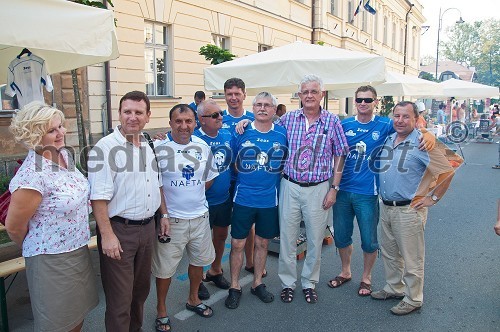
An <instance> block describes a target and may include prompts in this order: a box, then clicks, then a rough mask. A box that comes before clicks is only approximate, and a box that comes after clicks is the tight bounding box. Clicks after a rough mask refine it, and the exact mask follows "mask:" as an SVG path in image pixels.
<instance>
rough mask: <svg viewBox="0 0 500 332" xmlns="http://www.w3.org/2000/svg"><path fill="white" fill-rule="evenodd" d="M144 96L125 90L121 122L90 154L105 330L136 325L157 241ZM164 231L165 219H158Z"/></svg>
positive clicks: (157, 188)
mask: <svg viewBox="0 0 500 332" xmlns="http://www.w3.org/2000/svg"><path fill="white" fill-rule="evenodd" d="M149 105H150V104H149V99H148V97H147V96H146V95H145V94H144V93H143V92H140V91H132V92H129V93H127V94H125V95H124V96H123V97H122V98H121V100H120V108H119V111H118V114H119V119H120V125H119V126H117V127H116V129H115V130H114V132H113V133H111V134H109V135H108V136H106V137H104V138H102V139H101V140H100V141H99V142H97V144H96V146H95V147H94V148H93V149H92V151H91V152H90V154H89V162H88V166H89V169H88V171H89V182H90V187H91V195H90V199H91V202H92V208H93V211H94V216H95V219H96V221H97V228H98V230H97V241H98V242H97V243H98V248H99V256H100V265H101V279H102V285H103V288H104V294H105V296H106V314H105V325H106V330H107V331H113V332H114V331H141V327H142V321H143V308H144V302H145V301H146V298H147V296H148V294H149V289H150V283H151V259H152V251H153V243H154V241H156V234H155V233H156V232H155V222H154V218H153V216H154V214H155V211H156V210H157V209H158V208H159V207H160V206H161V208H160V211H161V212H162V213H165V214H166V212H167V210H166V207H165V203H164V202H163V195H162V191H161V186H162V182H161V178H160V177H159V176H158V167H157V164H156V160H155V155H154V152H153V150H152V149H151V147H150V146H149V145H148V142H147V140H146V139H145V137H144V136H143V135H142V133H141V131H142V129H143V128H144V126H145V125H146V123H147V122H149V116H150V114H151V111H150V106H149ZM161 224H162V232H163V233H168V229H167V228H166V227H168V220H166V219H165V218H162V219H161Z"/></svg>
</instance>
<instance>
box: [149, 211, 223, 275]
mask: <svg viewBox="0 0 500 332" xmlns="http://www.w3.org/2000/svg"><path fill="white" fill-rule="evenodd" d="M170 238H171V241H170V243H160V242H159V241H158V240H156V241H154V242H155V244H154V250H153V265H152V274H153V276H155V277H157V278H162V279H166V278H171V277H172V276H173V275H174V274H175V271H176V270H177V266H179V262H180V261H181V259H182V255H183V253H184V249H186V252H187V255H188V259H189V264H191V265H193V266H206V265H210V264H212V262H213V261H214V259H215V249H214V245H213V243H212V232H211V230H210V222H209V220H208V212H206V213H205V214H204V215H202V216H201V217H198V218H195V219H179V218H170Z"/></svg>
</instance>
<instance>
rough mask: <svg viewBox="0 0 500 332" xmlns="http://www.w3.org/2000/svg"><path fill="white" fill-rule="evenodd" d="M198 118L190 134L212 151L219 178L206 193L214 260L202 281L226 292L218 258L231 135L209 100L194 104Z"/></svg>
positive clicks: (227, 219) (226, 209)
mask: <svg viewBox="0 0 500 332" xmlns="http://www.w3.org/2000/svg"><path fill="white" fill-rule="evenodd" d="M198 118H199V119H200V125H201V127H200V128H198V129H196V130H195V131H194V135H195V136H198V137H199V138H201V139H202V140H204V141H205V142H206V143H207V144H208V145H209V146H210V148H211V149H212V155H213V157H214V160H215V165H216V166H217V171H218V172H219V176H218V177H216V178H215V179H214V182H213V184H212V186H211V187H210V188H209V189H208V190H207V191H206V193H205V195H206V197H207V201H208V211H209V220H210V226H211V227H212V235H213V236H212V242H213V244H214V248H215V260H214V262H213V263H212V265H211V266H210V269H209V270H208V271H207V273H206V276H205V279H204V280H203V281H205V282H210V281H212V282H213V283H214V284H215V285H216V286H217V287H219V288H221V289H228V288H229V282H228V281H227V280H226V278H224V275H223V273H222V265H221V261H222V256H223V254H224V247H225V242H226V238H227V233H228V228H229V225H230V224H231V207H232V204H231V200H230V198H229V186H230V181H231V172H230V167H229V166H230V164H231V161H232V159H233V157H232V153H231V134H230V133H229V131H227V130H225V129H221V127H222V111H221V109H220V107H219V105H217V102H215V101H214V100H212V99H210V100H207V101H203V102H201V103H200V104H199V105H198Z"/></svg>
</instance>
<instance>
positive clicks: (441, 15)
mask: <svg viewBox="0 0 500 332" xmlns="http://www.w3.org/2000/svg"><path fill="white" fill-rule="evenodd" d="M451 9H455V10H458V12H459V13H460V19H459V20H458V21H456V23H458V24H460V23H464V22H465V21H464V20H463V19H462V12H461V11H460V9H458V8H455V7H452V8H447V9H445V11H444V12H443V13H442V14H441V8H439V25H438V38H437V47H436V49H437V50H436V80H437V79H438V62H439V33H440V32H441V26H442V24H443V16H444V14H445V13H446V12H447V11H448V10H451Z"/></svg>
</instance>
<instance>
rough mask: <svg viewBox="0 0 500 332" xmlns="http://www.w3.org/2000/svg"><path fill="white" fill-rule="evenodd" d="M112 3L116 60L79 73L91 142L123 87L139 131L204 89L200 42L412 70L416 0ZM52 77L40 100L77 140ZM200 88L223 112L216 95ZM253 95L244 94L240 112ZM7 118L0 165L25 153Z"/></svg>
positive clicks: (67, 93)
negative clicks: (366, 58)
mask: <svg viewBox="0 0 500 332" xmlns="http://www.w3.org/2000/svg"><path fill="white" fill-rule="evenodd" d="M367 1H368V0H363V1H362V3H363V4H365V3H366V2H367ZM113 4H114V7H113V8H110V10H113V11H114V14H115V18H116V33H117V37H118V47H119V51H120V57H119V58H118V59H116V60H113V61H110V62H109V63H108V64H107V65H104V64H102V65H96V66H90V67H86V68H81V69H80V70H79V73H80V80H79V81H80V91H81V100H82V107H83V118H84V123H85V128H86V131H87V132H86V134H87V136H88V142H89V144H91V145H92V144H95V142H97V140H98V139H100V138H101V137H102V136H103V135H106V134H107V132H108V129H109V128H113V127H114V126H116V125H117V124H118V121H117V120H118V104H119V100H120V98H121V96H123V94H125V93H126V92H128V91H131V90H141V91H145V92H146V93H147V94H148V95H149V96H150V99H151V111H152V116H151V120H150V122H149V123H148V125H147V126H146V129H147V130H148V131H150V132H151V133H155V132H157V131H160V130H162V131H164V130H165V129H166V128H167V127H168V112H169V110H170V109H171V107H172V106H174V105H175V104H177V103H188V104H189V103H191V102H192V101H193V95H194V93H195V91H197V90H204V81H203V69H204V68H206V67H207V66H210V63H209V61H207V60H205V58H204V57H203V56H201V55H199V50H200V47H202V46H205V45H207V44H216V45H218V46H220V47H222V48H225V49H228V50H229V51H230V52H231V53H233V54H235V55H236V56H237V57H243V56H246V55H250V54H253V53H256V52H261V51H265V50H267V49H270V48H275V47H279V46H282V45H286V44H288V43H292V42H295V41H302V42H305V43H319V44H324V45H331V46H336V47H341V48H345V49H348V50H356V51H362V52H367V53H374V54H379V55H383V56H384V57H385V59H386V66H387V70H391V71H395V72H406V73H408V74H413V75H418V70H419V68H418V67H419V48H420V34H421V25H422V23H423V22H424V20H425V18H424V17H423V15H422V5H421V4H420V3H419V2H418V1H413V2H410V0H370V1H369V5H370V6H371V7H373V8H374V9H375V10H376V14H374V15H372V14H370V13H369V12H368V11H366V10H365V9H363V6H361V8H360V11H359V13H358V14H357V15H356V16H355V17H354V12H355V10H356V7H357V6H358V4H359V0H113ZM269 75H272V73H269ZM233 76H234V77H238V73H237V72H235V73H234V75H233ZM52 77H53V80H55V81H57V82H60V84H59V85H55V89H54V92H53V93H52V94H51V95H50V94H49V95H46V97H47V98H46V101H47V102H49V103H55V106H56V107H58V108H59V109H61V110H63V112H64V113H65V114H66V117H67V121H66V125H67V127H68V134H67V139H66V141H67V145H70V146H77V145H78V135H77V126H76V117H75V102H74V96H73V92H72V84H71V79H70V77H69V75H68V73H61V74H56V75H52ZM228 78H229V77H228ZM205 93H206V95H207V97H209V98H214V99H216V100H218V101H219V103H220V105H221V107H222V108H223V109H225V107H226V105H225V101H224V98H223V96H221V95H216V94H215V95H214V94H212V92H207V91H205ZM108 97H109V98H108ZM277 97H278V101H279V102H280V103H283V104H285V105H286V106H287V109H288V110H292V109H296V108H298V106H299V100H298V98H297V97H296V96H293V95H278V96H277ZM252 99H253V96H247V98H246V100H245V107H246V108H247V109H250V105H251V101H252ZM352 104H353V103H352V98H350V99H342V100H330V101H329V104H328V108H329V110H330V111H332V112H335V113H341V114H346V113H347V114H352V113H351V112H352ZM110 118H111V119H110ZM9 124H10V119H9V118H0V141H1V143H2V146H3V147H4V148H5V149H3V151H7V152H6V153H2V155H1V156H0V168H1V169H5V168H9V167H10V166H9V165H8V164H7V163H4V162H3V161H4V160H12V159H13V158H17V157H18V156H21V155H22V154H24V153H25V151H26V150H25V149H24V148H23V147H21V146H20V145H18V144H15V143H14V142H13V139H12V136H11V135H10V134H9V133H8V125H9Z"/></svg>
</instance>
